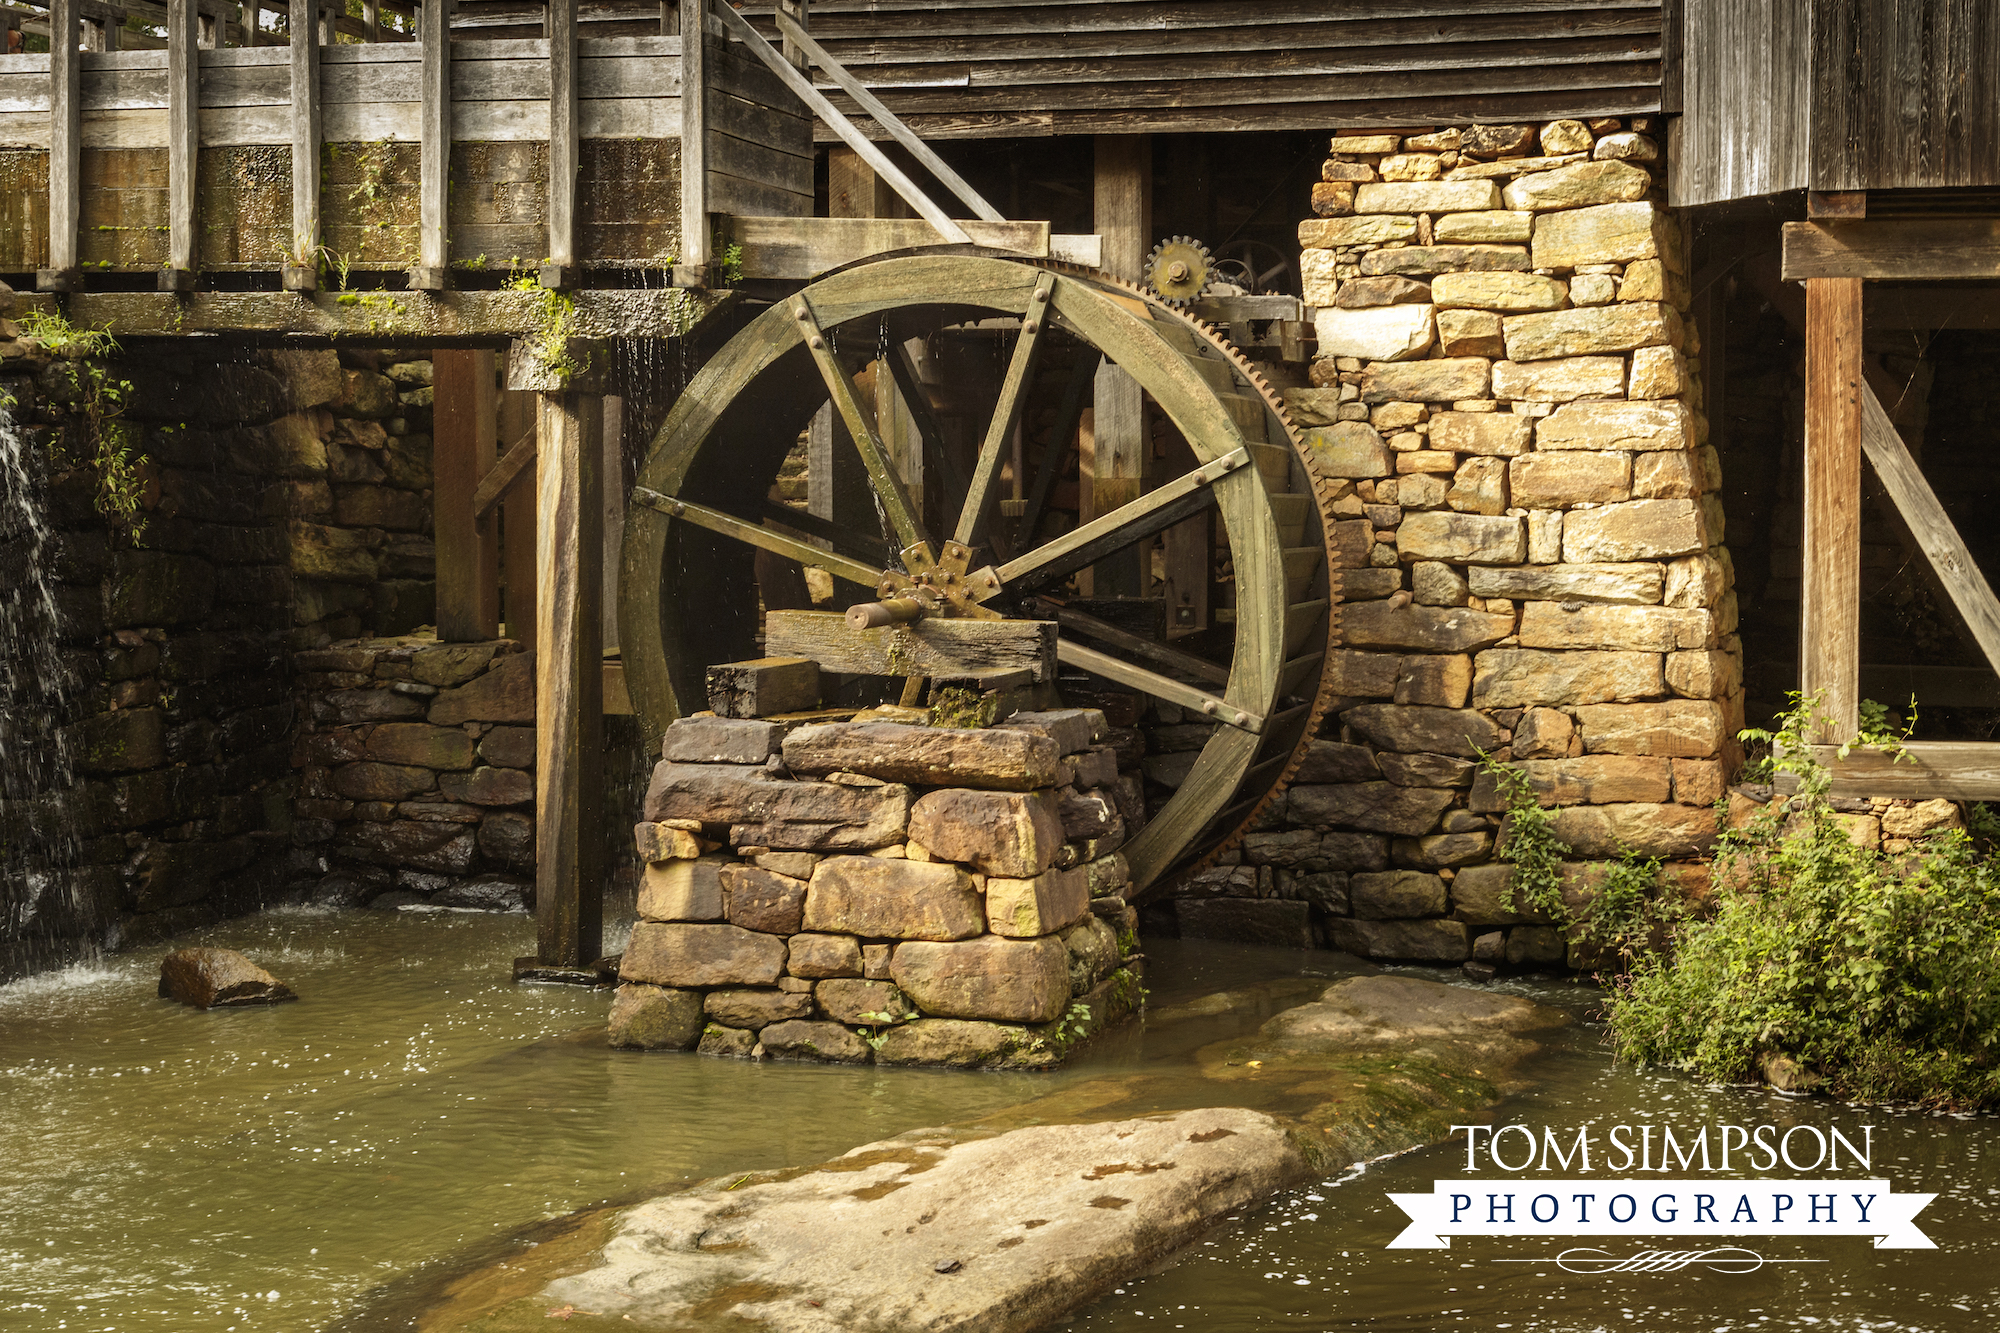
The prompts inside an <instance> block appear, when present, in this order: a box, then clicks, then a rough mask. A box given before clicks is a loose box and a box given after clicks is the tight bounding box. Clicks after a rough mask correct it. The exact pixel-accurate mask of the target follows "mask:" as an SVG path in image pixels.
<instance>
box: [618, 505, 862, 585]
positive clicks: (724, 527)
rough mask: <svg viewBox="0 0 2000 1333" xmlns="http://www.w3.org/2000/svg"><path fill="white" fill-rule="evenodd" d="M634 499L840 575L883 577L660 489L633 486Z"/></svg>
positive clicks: (852, 578)
mask: <svg viewBox="0 0 2000 1333" xmlns="http://www.w3.org/2000/svg"><path fill="white" fill-rule="evenodd" d="M632 499H633V501H634V502H636V503H638V504H642V505H644V506H646V508H648V509H656V510H658V511H659V512H660V513H662V514H667V515H669V516H671V517H673V518H678V519H685V520H686V521H687V522H689V523H692V524H694V526H696V527H698V528H707V529H708V530H709V531H710V532H719V533H721V534H722V535H723V536H725V537H733V538H735V539H736V540H737V541H739V542H742V543H744V544H745V545H746V546H754V547H757V548H758V549H759V550H764V551H769V552H771V553H772V554H774V555H781V556H783V557H785V559H787V560H796V561H797V562H798V563H800V564H802V565H811V566H812V567H813V568H815V569H823V570H825V571H826V572H827V573H829V574H832V575H834V576H836V577H838V578H843V579H846V580H848V581H849V582H850V583H858V584H860V585H862V586H863V587H868V588H872V587H874V586H875V584H876V582H877V581H878V580H879V579H880V578H881V577H882V571H881V570H879V569H875V568H873V567H871V566H869V565H865V564H863V563H861V562H860V561H859V560H850V559H848V558H847V557H846V556H844V555H839V554H837V553H835V552H833V551H825V550H821V549H820V548H819V547H817V546H814V545H812V544H811V543H810V542H802V541H797V540H795V539H793V538H791V537H787V536H785V535H784V534H783V533H781V532H773V531H772V530H771V529H769V528H766V527H762V526H760V525H758V524H756V523H751V522H747V521H745V520H744V519H740V518H738V517H736V516H735V515H734V514H725V513H723V512H722V511H721V510H720V509H711V508H709V507H708V506H707V505H703V504H696V503H695V502H694V501H692V500H680V499H676V498H675V497H673V496H671V495H661V494H660V493H659V492H658V491H654V490H649V489H647V488H646V487H644V486H634V487H633V488H632Z"/></svg>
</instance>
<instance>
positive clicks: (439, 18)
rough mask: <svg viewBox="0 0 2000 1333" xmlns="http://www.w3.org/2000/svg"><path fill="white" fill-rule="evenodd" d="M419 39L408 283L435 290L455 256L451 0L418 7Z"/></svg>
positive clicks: (440, 286) (443, 282)
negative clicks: (413, 241) (412, 255)
mask: <svg viewBox="0 0 2000 1333" xmlns="http://www.w3.org/2000/svg"><path fill="white" fill-rule="evenodd" d="M297 2H298V0H293V3H295V4H296V3H297ZM417 41H418V42H420V43H421V44H422V46H423V72H422V75H421V77H420V79H419V93H418V97H419V103H420V108H421V109H420V111H419V116H420V120H421V125H422V128H421V129H420V130H419V131H418V139H419V142H420V147H419V149H418V153H419V159H418V167H417V262H416V266H415V267H414V268H412V269H411V270H410V286H411V287H412V288H414V289H416V290H418V291H428V292H437V291H443V290H444V289H445V287H446V286H447V285H448V284H447V281H446V278H447V269H446V265H447V264H449V263H450V256H451V250H450V236H449V234H448V232H447V230H446V229H447V227H448V226H449V225H450V222H449V216H448V210H449V205H450V201H451V0H430V2H429V3H427V4H425V5H424V7H423V8H422V9H419V10H418V11H417ZM551 165H553V164H551Z"/></svg>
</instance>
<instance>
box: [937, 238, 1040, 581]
mask: <svg viewBox="0 0 2000 1333" xmlns="http://www.w3.org/2000/svg"><path fill="white" fill-rule="evenodd" d="M1055 283H1056V275H1055V274H1053V273H1044V274H1042V276H1041V278H1040V279H1039V280H1038V281H1037V282H1036V283H1035V290H1034V294H1033V295H1031V296H1030V297H1029V298H1028V309H1027V311H1026V312H1025V313H1024V314H1023V315H1022V317H1021V333H1020V336H1019V337H1018V338H1016V339H1015V341H1014V354H1013V356H1012V357H1010V358H1009V359H1008V362H1007V376H1006V378H1005V379H1003V380H1002V381H1001V382H1000V400H999V402H998V403H996V404H995V405H994V409H993V418H992V420H990V421H988V422H987V423H986V438H985V439H984V440H983V441H982V442H981V443H980V446H979V462H978V464H977V465H976V466H974V468H973V469H972V484H971V486H970V488H969V489H968V490H967V491H966V496H965V504H964V505H963V507H961V508H960V509H959V511H958V528H957V530H956V531H955V532H954V533H953V535H952V539H953V540H954V541H956V542H957V543H958V544H959V545H961V546H970V545H972V543H973V540H974V538H975V537H976V536H977V535H978V531H979V524H980V520H981V519H983V518H984V517H985V516H986V505H987V501H988V500H989V498H990V497H991V495H992V491H993V482H994V480H995V479H996V478H997V477H998V476H999V475H1000V456H1001V454H1003V453H1004V452H1005V451H1006V449H1007V446H1008V444H1009V443H1010V442H1012V440H1013V439H1014V428H1015V427H1016V426H1018V425H1019V424H1020V421H1021V412H1022V409H1024V408H1025V407H1026V406H1027V402H1028V385H1029V382H1030V380H1031V379H1032V377H1033V376H1034V373H1035V361H1036V358H1037V356H1038V354H1039V353H1040V351H1041V347H1042V330H1043V329H1045V328H1047V327H1048V323H1049V319H1048V314H1049V310H1048V305H1049V292H1050V291H1051V290H1053V289H1054V287H1055ZM1018 475H1019V473H1018V472H1017V473H1016V476H1018Z"/></svg>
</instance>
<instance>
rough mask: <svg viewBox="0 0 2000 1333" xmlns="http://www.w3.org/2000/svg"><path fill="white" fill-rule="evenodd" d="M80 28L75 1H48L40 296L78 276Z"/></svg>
mask: <svg viewBox="0 0 2000 1333" xmlns="http://www.w3.org/2000/svg"><path fill="white" fill-rule="evenodd" d="M77 23H78V15H77V0H49V116H48V127H49V137H48V145H49V266H48V268H47V269H45V270H43V271H42V272H40V273H37V274H36V275H35V286H36V287H37V288H39V289H40V290H42V291H68V290H69V289H70V288H71V287H72V286H73V285H75V274H76V271H77V226H78V224H79V223H81V222H82V220H83V173H82V168H81V158H82V151H83V102H82V89H81V88H80V87H79V81H80V73H81V64H80V62H79V59H78V57H79V54H80V52H79V36H80V34H79V33H78V31H77Z"/></svg>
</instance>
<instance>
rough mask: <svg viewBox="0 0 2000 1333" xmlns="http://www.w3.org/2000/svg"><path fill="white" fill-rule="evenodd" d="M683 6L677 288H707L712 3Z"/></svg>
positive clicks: (687, 1)
mask: <svg viewBox="0 0 2000 1333" xmlns="http://www.w3.org/2000/svg"><path fill="white" fill-rule="evenodd" d="M680 6H681V23H680V26H681V252H680V262H679V263H678V264H676V265H674V285H675V286H677V287H706V286H707V285H708V263H709V238H708V24H707V23H706V22H705V21H704V16H705V15H706V14H707V12H708V0H680Z"/></svg>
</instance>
